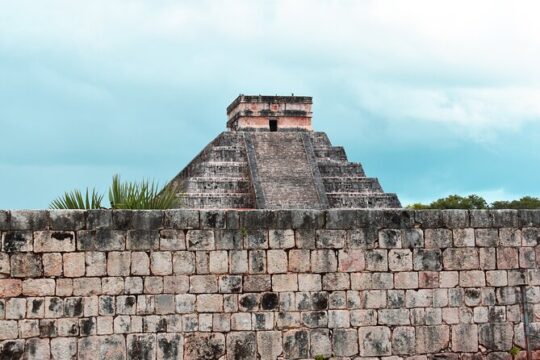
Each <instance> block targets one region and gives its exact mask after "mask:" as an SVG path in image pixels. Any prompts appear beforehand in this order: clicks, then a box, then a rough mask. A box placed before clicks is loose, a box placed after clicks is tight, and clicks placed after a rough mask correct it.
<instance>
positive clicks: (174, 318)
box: [0, 210, 540, 360]
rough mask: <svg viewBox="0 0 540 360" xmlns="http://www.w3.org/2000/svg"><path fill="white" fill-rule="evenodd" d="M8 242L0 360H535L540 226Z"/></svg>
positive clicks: (270, 220) (430, 215)
mask: <svg viewBox="0 0 540 360" xmlns="http://www.w3.org/2000/svg"><path fill="white" fill-rule="evenodd" d="M0 233H1V237H2V249H1V250H2V252H1V253H0V358H1V359H19V358H25V359H48V358H49V357H51V358H54V359H72V358H77V357H78V358H79V359H107V360H112V359H124V358H130V359H182V358H184V359H220V358H224V359H225V358H226V359H276V358H282V359H283V358H284V359H309V358H311V359H313V358H315V357H318V358H320V356H323V357H325V358H328V357H334V358H339V359H355V358H370V359H377V358H382V359H393V360H394V359H415V360H422V359H435V358H436V359H459V358H461V359H483V358H487V359H511V355H510V353H511V352H512V353H517V352H518V350H519V348H522V349H523V348H525V340H526V339H528V343H529V345H530V347H531V349H532V350H534V349H540V270H539V264H540V245H539V239H540V211H470V212H469V211H404V210H328V211H304V210H294V211H287V210H283V211H195V210H172V211H108V210H96V211H11V212H10V211H0ZM527 322H528V325H527V326H526V327H524V323H527ZM525 330H526V331H525ZM525 334H527V335H528V336H526V335H525ZM518 347H519V348H518ZM435 354H437V355H436V356H435ZM443 354H446V355H443ZM533 355H534V352H533ZM536 356H540V354H539V353H536Z"/></svg>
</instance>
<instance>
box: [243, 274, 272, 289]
mask: <svg viewBox="0 0 540 360" xmlns="http://www.w3.org/2000/svg"><path fill="white" fill-rule="evenodd" d="M243 288H244V291H248V292H260V291H270V290H272V278H271V276H270V275H246V276H244V284H243Z"/></svg>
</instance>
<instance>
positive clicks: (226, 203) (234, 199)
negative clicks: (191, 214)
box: [181, 193, 255, 209]
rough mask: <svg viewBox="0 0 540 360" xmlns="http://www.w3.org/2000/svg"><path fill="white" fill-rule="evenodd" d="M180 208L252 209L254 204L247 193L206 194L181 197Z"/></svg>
mask: <svg viewBox="0 0 540 360" xmlns="http://www.w3.org/2000/svg"><path fill="white" fill-rule="evenodd" d="M181 207H182V208H188V209H253V208H254V207H255V202H254V200H253V196H252V195H251V194H248V193H227V194H206V193H199V194H197V193H190V194H187V195H185V196H182V202H181Z"/></svg>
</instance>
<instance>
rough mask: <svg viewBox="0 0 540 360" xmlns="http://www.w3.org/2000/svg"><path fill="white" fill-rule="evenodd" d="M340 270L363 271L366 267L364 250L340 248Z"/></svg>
mask: <svg viewBox="0 0 540 360" xmlns="http://www.w3.org/2000/svg"><path fill="white" fill-rule="evenodd" d="M338 259H339V271H343V272H358V271H363V270H364V269H365V267H366V263H365V259H364V250H360V249H347V250H339V252H338Z"/></svg>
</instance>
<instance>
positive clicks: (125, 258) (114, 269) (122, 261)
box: [107, 251, 131, 276]
mask: <svg viewBox="0 0 540 360" xmlns="http://www.w3.org/2000/svg"><path fill="white" fill-rule="evenodd" d="M130 264H131V252H129V251H112V252H110V253H109V254H108V256H107V274H108V275H109V276H129V272H130Z"/></svg>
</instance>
